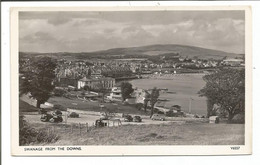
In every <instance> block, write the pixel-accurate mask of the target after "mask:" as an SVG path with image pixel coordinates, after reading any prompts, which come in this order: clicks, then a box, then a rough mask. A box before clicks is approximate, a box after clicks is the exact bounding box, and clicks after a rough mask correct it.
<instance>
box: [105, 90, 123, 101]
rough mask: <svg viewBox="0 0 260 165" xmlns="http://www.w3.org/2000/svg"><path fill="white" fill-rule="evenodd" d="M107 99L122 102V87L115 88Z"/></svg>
mask: <svg viewBox="0 0 260 165" xmlns="http://www.w3.org/2000/svg"><path fill="white" fill-rule="evenodd" d="M107 98H108V99H109V100H112V101H122V93H121V87H113V88H112V89H111V93H110V95H109V96H107Z"/></svg>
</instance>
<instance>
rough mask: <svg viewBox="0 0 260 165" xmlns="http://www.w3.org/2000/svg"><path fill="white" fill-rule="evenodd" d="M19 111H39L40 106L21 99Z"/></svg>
mask: <svg viewBox="0 0 260 165" xmlns="http://www.w3.org/2000/svg"><path fill="white" fill-rule="evenodd" d="M19 112H38V108H36V107H34V106H32V105H30V104H28V103H26V102H25V101H23V100H21V99H19Z"/></svg>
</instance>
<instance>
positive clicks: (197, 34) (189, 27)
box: [19, 11, 245, 53]
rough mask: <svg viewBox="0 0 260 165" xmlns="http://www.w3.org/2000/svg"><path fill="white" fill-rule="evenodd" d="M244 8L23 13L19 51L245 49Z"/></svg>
mask: <svg viewBox="0 0 260 165" xmlns="http://www.w3.org/2000/svg"><path fill="white" fill-rule="evenodd" d="M244 14H245V13H244V11H103V12H98V11H91V12H90V11H63V12H58V11H52V12H50V11H48V12H35V11H34V12H19V51H23V52H41V53H49V52H92V51H98V50H106V49H111V48H121V47H136V46H144V45H152V44H179V45H190V46H198V47H203V48H208V49H215V50H222V51H225V52H230V53H244V51H245V50H244V49H245V15H244Z"/></svg>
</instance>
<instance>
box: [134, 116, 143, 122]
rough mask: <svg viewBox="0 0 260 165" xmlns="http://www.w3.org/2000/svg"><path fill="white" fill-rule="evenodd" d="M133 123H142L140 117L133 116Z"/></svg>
mask: <svg viewBox="0 0 260 165" xmlns="http://www.w3.org/2000/svg"><path fill="white" fill-rule="evenodd" d="M133 122H142V118H141V116H134V119H133Z"/></svg>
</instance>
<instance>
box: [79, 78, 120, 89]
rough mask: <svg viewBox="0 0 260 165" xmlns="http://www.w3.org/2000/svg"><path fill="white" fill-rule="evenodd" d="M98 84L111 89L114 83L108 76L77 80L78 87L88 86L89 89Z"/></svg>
mask: <svg viewBox="0 0 260 165" xmlns="http://www.w3.org/2000/svg"><path fill="white" fill-rule="evenodd" d="M98 84H102V85H103V87H104V88H106V89H112V88H113V87H114V85H115V79H114V78H110V77H100V78H86V77H84V78H82V79H80V80H78V89H81V88H83V87H84V86H88V87H89V88H90V89H95V88H97V86H98Z"/></svg>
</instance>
